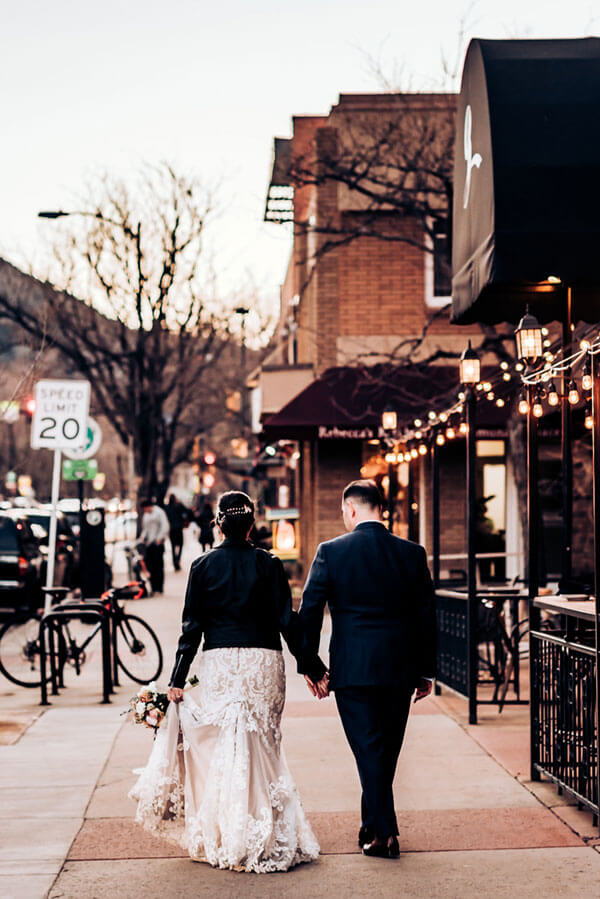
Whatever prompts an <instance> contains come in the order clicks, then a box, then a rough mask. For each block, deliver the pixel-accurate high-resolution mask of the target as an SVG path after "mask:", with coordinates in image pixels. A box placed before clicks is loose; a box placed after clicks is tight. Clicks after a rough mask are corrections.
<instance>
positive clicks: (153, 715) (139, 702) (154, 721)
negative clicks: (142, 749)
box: [129, 675, 198, 733]
mask: <svg viewBox="0 0 600 899" xmlns="http://www.w3.org/2000/svg"><path fill="white" fill-rule="evenodd" d="M187 683H188V687H187V688H186V689H191V688H192V687H195V686H197V684H198V678H197V677H196V676H195V675H194V677H190V678H188V681H187ZM168 705H169V700H168V699H167V694H166V693H161V692H160V690H159V689H158V687H157V686H156V683H155V682H154V681H152V682H151V683H149V684H148V685H147V686H145V687H142V688H141V689H140V690H138V692H137V693H136V694H135V696H132V697H131V699H130V700H129V707H130V709H131V711H132V712H133V720H134V721H135V723H136V724H143V725H144V726H145V727H149V728H150V729H151V730H153V731H154V733H156V731H157V730H158V728H159V727H160V725H161V724H162V721H163V719H164V717H165V715H166V713H167V708H168Z"/></svg>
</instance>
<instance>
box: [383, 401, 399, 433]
mask: <svg viewBox="0 0 600 899" xmlns="http://www.w3.org/2000/svg"><path fill="white" fill-rule="evenodd" d="M381 427H382V428H383V430H384V431H385V433H386V434H393V433H394V431H395V430H396V428H397V427H398V413H397V412H396V410H395V409H394V408H393V407H392V406H386V408H385V409H384V410H383V412H382V414H381Z"/></svg>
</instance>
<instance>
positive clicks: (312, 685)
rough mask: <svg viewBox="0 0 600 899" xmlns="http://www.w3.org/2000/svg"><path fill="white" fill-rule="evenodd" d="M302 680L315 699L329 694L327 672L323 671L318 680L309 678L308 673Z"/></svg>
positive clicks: (323, 697)
mask: <svg viewBox="0 0 600 899" xmlns="http://www.w3.org/2000/svg"><path fill="white" fill-rule="evenodd" d="M304 680H305V681H306V685H307V686H308V689H309V690H310V692H311V693H312V695H313V696H314V697H315V698H316V699H326V698H327V696H329V674H328V673H327V672H325V674H324V675H323V677H322V678H321V680H320V681H313V680H311V678H310V677H309V676H308V674H305V675H304Z"/></svg>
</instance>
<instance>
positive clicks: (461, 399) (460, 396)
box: [458, 390, 465, 403]
mask: <svg viewBox="0 0 600 899" xmlns="http://www.w3.org/2000/svg"><path fill="white" fill-rule="evenodd" d="M458 398H459V400H460V401H461V403H462V401H463V400H464V398H465V392H464V390H461V391H460V393H459V394H458Z"/></svg>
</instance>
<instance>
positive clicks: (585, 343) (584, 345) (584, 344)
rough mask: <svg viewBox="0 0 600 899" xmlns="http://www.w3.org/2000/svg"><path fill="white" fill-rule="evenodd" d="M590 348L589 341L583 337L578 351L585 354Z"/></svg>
mask: <svg viewBox="0 0 600 899" xmlns="http://www.w3.org/2000/svg"><path fill="white" fill-rule="evenodd" d="M590 347H591V343H590V342H589V340H588V339H587V338H586V337H584V338H583V340H582V341H580V343H579V349H580V350H584V351H585V352H587V351H588V350H589V349H590Z"/></svg>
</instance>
